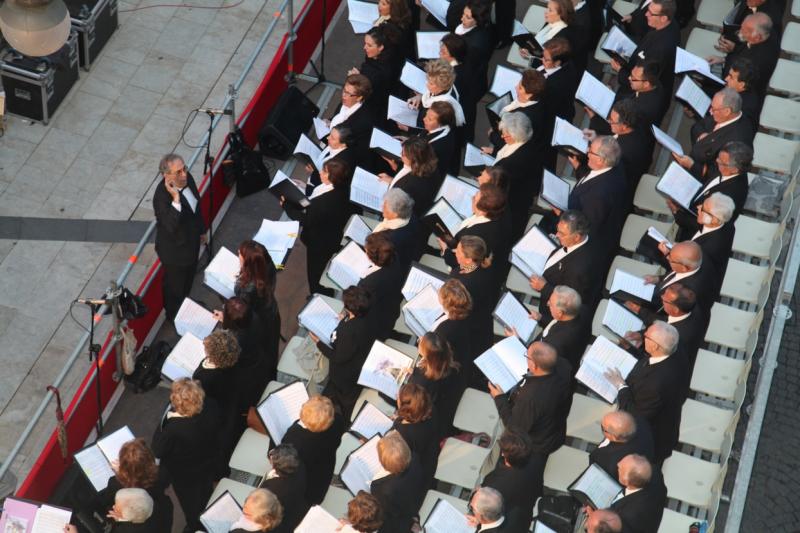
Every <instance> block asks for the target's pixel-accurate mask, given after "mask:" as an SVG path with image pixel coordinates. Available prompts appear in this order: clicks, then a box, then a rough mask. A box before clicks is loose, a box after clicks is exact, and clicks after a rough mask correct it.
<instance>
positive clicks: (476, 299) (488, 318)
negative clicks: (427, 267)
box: [450, 267, 498, 371]
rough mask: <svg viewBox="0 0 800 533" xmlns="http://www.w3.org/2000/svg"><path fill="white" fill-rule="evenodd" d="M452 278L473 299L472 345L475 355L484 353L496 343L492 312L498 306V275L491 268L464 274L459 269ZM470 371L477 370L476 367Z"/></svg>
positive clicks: (453, 271)
mask: <svg viewBox="0 0 800 533" xmlns="http://www.w3.org/2000/svg"><path fill="white" fill-rule="evenodd" d="M450 277H451V278H454V279H457V280H458V281H460V282H461V283H463V284H464V287H465V288H466V289H467V292H468V293H469V295H470V296H471V297H472V312H471V313H470V315H469V318H468V319H467V320H469V321H470V322H471V323H472V328H471V329H472V343H473V346H474V350H473V351H474V352H475V353H478V354H480V353H483V352H485V351H486V350H488V349H489V348H491V346H492V344H493V343H494V319H493V317H492V312H493V311H494V308H495V306H496V305H497V295H498V286H497V275H496V272H494V271H493V270H492V268H491V267H489V268H481V267H478V268H477V269H475V270H473V271H472V272H469V273H467V274H462V273H461V271H460V269H459V268H457V267H456V268H454V269H453V270H452V271H451V273H450ZM470 370H472V371H474V370H477V369H476V368H475V367H473V368H471V369H470Z"/></svg>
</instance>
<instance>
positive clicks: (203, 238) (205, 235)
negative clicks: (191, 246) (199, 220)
mask: <svg viewBox="0 0 800 533" xmlns="http://www.w3.org/2000/svg"><path fill="white" fill-rule="evenodd" d="M207 242H208V233H203V234H202V235H200V244H205V243H207Z"/></svg>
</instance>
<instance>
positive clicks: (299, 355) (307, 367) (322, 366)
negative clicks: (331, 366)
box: [278, 335, 328, 383]
mask: <svg viewBox="0 0 800 533" xmlns="http://www.w3.org/2000/svg"><path fill="white" fill-rule="evenodd" d="M326 377H328V359H327V358H326V357H322V356H321V355H320V354H319V352H318V351H317V348H316V346H314V343H313V342H312V341H311V339H309V338H308V337H300V336H297V335H295V336H294V337H292V338H291V339H289V342H288V343H287V344H286V348H284V349H283V353H282V354H281V357H280V359H279V360H278V381H281V382H283V383H291V382H292V381H296V380H298V379H299V380H302V381H309V380H312V378H313V381H315V382H317V383H319V382H321V381H323V380H324V379H325V378H326Z"/></svg>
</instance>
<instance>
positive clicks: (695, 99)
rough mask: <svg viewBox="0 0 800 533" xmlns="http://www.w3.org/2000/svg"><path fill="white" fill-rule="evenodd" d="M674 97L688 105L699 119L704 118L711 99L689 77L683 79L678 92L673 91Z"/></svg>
mask: <svg viewBox="0 0 800 533" xmlns="http://www.w3.org/2000/svg"><path fill="white" fill-rule="evenodd" d="M675 97H676V98H680V99H681V100H683V101H684V102H686V103H687V104H689V105H690V106H691V108H692V109H694V110H695V112H696V113H697V114H698V115H700V116H701V117H704V116H705V114H706V112H707V111H708V108H709V107H711V98H710V97H709V96H708V95H707V94H706V93H705V91H703V89H701V88H700V86H699V85H697V84H696V83H695V82H694V81H693V80H692V78H691V77H689V76H684V77H683V81H681V84H680V85H679V86H678V90H677V91H675Z"/></svg>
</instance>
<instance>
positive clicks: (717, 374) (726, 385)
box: [689, 349, 753, 401]
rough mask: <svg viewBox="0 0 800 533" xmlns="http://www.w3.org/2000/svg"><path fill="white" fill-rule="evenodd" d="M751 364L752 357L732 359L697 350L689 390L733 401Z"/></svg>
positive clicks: (745, 378)
mask: <svg viewBox="0 0 800 533" xmlns="http://www.w3.org/2000/svg"><path fill="white" fill-rule="evenodd" d="M752 362H753V359H752V357H747V358H745V359H733V358H732V357H728V356H725V355H722V354H718V353H715V352H711V351H709V350H702V349H701V350H698V352H697V359H696V360H695V362H694V371H693V372H692V381H691V384H690V386H689V388H691V389H692V390H693V391H695V392H700V393H702V394H707V395H708V396H713V397H715V398H720V399H722V400H728V401H733V400H734V398H735V395H736V391H737V389H738V387H739V385H740V384H741V383H742V382H744V381H746V380H747V375H748V374H749V373H750V367H751V365H752Z"/></svg>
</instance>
